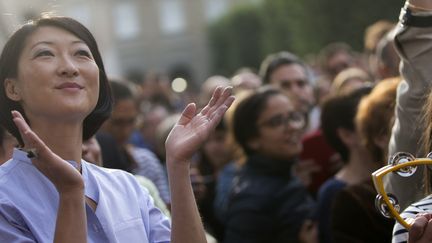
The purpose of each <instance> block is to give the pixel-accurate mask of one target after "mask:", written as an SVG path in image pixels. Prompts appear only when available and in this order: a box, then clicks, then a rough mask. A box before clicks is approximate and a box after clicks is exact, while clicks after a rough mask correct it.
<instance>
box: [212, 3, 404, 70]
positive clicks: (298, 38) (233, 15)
mask: <svg viewBox="0 0 432 243" xmlns="http://www.w3.org/2000/svg"><path fill="white" fill-rule="evenodd" d="M403 2H404V1H403V0H392V1H388V0H354V1H346V0H300V1H295V0H263V1H262V2H261V3H260V4H257V5H247V6H240V7H237V8H234V9H232V11H230V12H229V13H227V14H226V15H225V16H223V17H222V18H221V19H219V20H218V21H217V22H215V23H213V24H212V25H210V26H209V30H208V33H209V43H210V49H211V53H212V62H213V71H214V73H218V74H223V75H231V74H232V72H233V71H235V70H236V69H238V68H240V67H243V66H249V67H252V68H256V69H257V68H258V67H259V64H260V62H261V60H262V59H263V58H264V57H265V56H266V55H267V54H269V53H273V52H276V51H281V50H288V51H292V52H294V53H296V54H298V55H300V56H305V55H307V54H313V53H317V52H318V51H319V50H320V49H321V48H322V47H324V46H325V45H327V44H328V43H330V42H335V41H342V42H346V43H348V44H349V45H351V46H352V47H353V48H354V49H355V50H357V51H362V50H363V38H364V37H363V35H364V31H365V29H366V27H367V26H369V25H370V24H372V23H374V22H375V21H377V20H380V19H387V20H390V21H393V22H396V21H397V18H398V16H399V11H400V8H401V6H402V5H403Z"/></svg>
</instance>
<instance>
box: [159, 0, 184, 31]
mask: <svg viewBox="0 0 432 243" xmlns="http://www.w3.org/2000/svg"><path fill="white" fill-rule="evenodd" d="M158 3H159V22H160V27H161V30H162V33H164V34H176V33H180V32H182V31H184V29H185V28H186V21H185V13H184V9H183V4H182V2H181V1H180V0H158Z"/></svg>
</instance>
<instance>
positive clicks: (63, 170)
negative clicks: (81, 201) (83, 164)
mask: <svg viewBox="0 0 432 243" xmlns="http://www.w3.org/2000/svg"><path fill="white" fill-rule="evenodd" d="M12 117H13V121H14V123H15V125H16V126H17V127H18V129H19V131H20V133H21V137H22V138H23V141H24V145H25V149H27V150H29V149H31V150H34V151H36V156H35V157H33V158H31V160H32V163H33V164H34V166H36V168H37V169H38V170H39V171H40V172H42V174H44V175H45V176H46V177H47V178H48V179H49V180H50V181H51V182H52V183H53V184H54V186H55V187H56V189H57V191H58V192H59V193H60V194H62V193H75V192H80V191H84V181H83V179H82V177H81V174H80V172H79V171H78V170H77V169H76V168H74V167H73V166H72V165H71V164H69V163H68V162H67V161H65V160H63V159H62V158H60V157H59V156H58V155H56V154H55V153H53V152H52V151H51V150H50V149H49V148H48V146H46V145H45V143H44V142H43V141H42V140H41V139H40V138H39V137H38V136H37V135H36V133H34V132H33V131H32V130H31V128H30V127H29V125H28V124H27V122H26V121H25V119H24V118H23V116H22V115H21V113H19V112H18V111H12Z"/></svg>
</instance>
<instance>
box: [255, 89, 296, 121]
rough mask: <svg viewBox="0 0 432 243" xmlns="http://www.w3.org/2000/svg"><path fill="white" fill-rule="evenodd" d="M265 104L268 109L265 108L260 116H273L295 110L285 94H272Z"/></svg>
mask: <svg viewBox="0 0 432 243" xmlns="http://www.w3.org/2000/svg"><path fill="white" fill-rule="evenodd" d="M265 106H266V109H264V110H263V112H262V113H261V115H260V117H271V116H274V115H276V114H281V113H286V112H291V111H293V110H294V108H293V106H292V104H291V102H290V100H289V98H288V97H287V96H285V95H283V94H277V95H274V96H271V97H270V98H269V99H268V100H267V102H266V105H265Z"/></svg>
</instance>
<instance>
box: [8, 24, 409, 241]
mask: <svg viewBox="0 0 432 243" xmlns="http://www.w3.org/2000/svg"><path fill="white" fill-rule="evenodd" d="M394 28H395V23H391V22H389V21H385V20H381V21H378V22H376V23H373V24H372V25H370V26H369V27H368V28H367V29H366V30H363V31H364V33H365V34H364V50H363V52H356V51H354V50H353V49H352V48H351V47H350V46H349V45H348V44H347V43H342V42H335V43H330V44H328V45H327V46H325V47H324V48H323V49H322V50H321V51H320V52H319V53H316V55H315V58H309V59H308V60H302V59H301V58H300V57H298V56H297V55H296V54H295V53H291V52H289V51H281V52H277V53H270V54H269V55H268V56H267V57H266V58H265V59H264V60H263V61H262V63H261V66H260V68H259V70H254V69H253V68H250V67H239V69H238V71H237V72H235V73H233V74H232V75H231V76H229V77H225V76H221V75H217V74H215V75H214V76H211V77H209V78H208V79H207V80H205V81H203V82H202V85H201V86H200V89H199V91H198V92H193V91H189V90H186V91H185V92H183V93H176V92H174V91H173V90H172V88H171V80H170V77H168V75H166V74H164V73H157V72H151V71H148V72H146V73H142V74H138V75H137V74H135V75H125V77H110V85H111V90H112V95H113V98H114V107H113V111H112V115H111V117H110V118H109V119H108V120H107V121H106V122H105V123H104V124H103V126H102V128H101V129H100V131H99V132H98V133H97V134H96V136H95V137H93V138H91V139H89V140H88V141H86V142H85V145H84V146H83V158H84V159H85V160H87V161H89V162H92V163H95V164H98V165H100V166H104V167H107V168H116V169H122V170H125V171H128V172H130V173H132V174H134V175H135V176H136V177H137V179H138V180H139V182H140V183H141V184H142V186H143V187H145V188H147V190H149V192H150V194H151V195H152V197H153V199H154V202H155V204H156V205H157V206H158V207H159V208H160V209H161V210H162V211H163V212H164V213H165V214H166V215H168V216H169V215H170V194H169V187H168V178H167V174H166V169H165V149H164V145H165V144H164V143H165V140H166V138H167V136H168V133H169V131H170V130H171V128H172V127H173V126H174V125H175V122H176V121H177V119H178V117H179V114H180V112H181V111H182V110H183V109H184V108H185V105H186V104H188V103H189V102H190V101H194V102H196V104H197V106H198V107H202V106H203V105H205V104H206V103H207V102H208V100H209V99H210V98H211V95H212V93H213V91H214V89H215V88H216V87H218V86H232V87H233V90H234V95H235V96H236V101H235V103H234V104H233V107H232V108H231V109H230V110H228V112H227V114H226V115H225V118H224V120H223V121H222V122H221V123H220V124H219V125H218V126H217V128H216V130H215V131H214V132H213V133H212V134H211V135H210V137H209V139H208V140H207V141H206V142H205V143H204V145H203V146H202V147H201V149H200V150H199V152H198V153H196V155H195V156H194V160H193V162H192V168H191V175H190V176H191V179H192V187H193V190H194V194H195V199H196V202H197V204H198V208H199V211H200V214H201V217H202V220H203V222H204V226H205V230H206V232H207V237H208V241H209V242H236V243H239V242H323V243H326V242H390V241H391V238H392V229H393V225H394V223H395V222H394V220H392V219H388V218H384V217H382V216H381V215H380V214H379V212H378V211H376V209H375V206H374V200H375V195H376V192H375V189H374V187H373V184H372V181H371V176H370V175H371V173H372V172H373V171H375V170H376V169H378V168H380V167H382V166H384V165H385V164H387V154H388V144H389V139H390V135H391V128H392V126H393V122H394V109H395V105H396V90H397V86H398V84H399V82H400V80H401V78H400V76H399V62H400V59H399V56H398V54H397V52H396V49H395V46H394V42H393V39H394V35H395V33H394ZM0 135H1V141H2V144H1V145H2V146H1V148H0V152H1V153H0V158H1V162H5V161H6V160H7V159H8V158H10V154H11V150H12V148H13V147H14V146H17V142H16V141H14V139H13V137H11V136H10V135H9V134H8V133H7V132H5V131H3V130H2V131H1V133H0Z"/></svg>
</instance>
